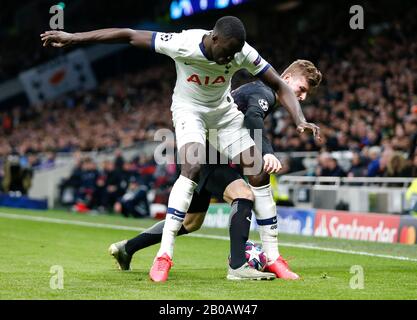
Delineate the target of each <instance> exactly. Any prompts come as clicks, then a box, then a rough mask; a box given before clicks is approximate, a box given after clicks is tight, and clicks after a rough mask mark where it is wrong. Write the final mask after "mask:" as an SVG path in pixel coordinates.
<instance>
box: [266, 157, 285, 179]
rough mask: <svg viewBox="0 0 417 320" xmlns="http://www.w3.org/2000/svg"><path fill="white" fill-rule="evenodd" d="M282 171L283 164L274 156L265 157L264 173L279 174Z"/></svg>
mask: <svg viewBox="0 0 417 320" xmlns="http://www.w3.org/2000/svg"><path fill="white" fill-rule="evenodd" d="M281 169H282V165H281V162H280V161H279V160H278V159H277V157H275V156H274V155H273V154H266V155H264V171H265V172H266V173H268V174H271V173H277V172H278V171H279V170H281Z"/></svg>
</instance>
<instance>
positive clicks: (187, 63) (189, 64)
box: [184, 62, 192, 66]
mask: <svg viewBox="0 0 417 320" xmlns="http://www.w3.org/2000/svg"><path fill="white" fill-rule="evenodd" d="M184 64H185V65H186V66H191V65H192V63H189V62H184Z"/></svg>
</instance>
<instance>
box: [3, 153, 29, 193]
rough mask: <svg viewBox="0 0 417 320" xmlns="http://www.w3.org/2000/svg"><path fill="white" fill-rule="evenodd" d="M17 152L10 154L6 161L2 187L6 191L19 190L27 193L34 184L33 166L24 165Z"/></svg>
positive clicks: (18, 191)
mask: <svg viewBox="0 0 417 320" xmlns="http://www.w3.org/2000/svg"><path fill="white" fill-rule="evenodd" d="M20 160H21V159H20V157H19V155H18V154H17V153H12V154H11V155H9V156H8V157H7V159H6V161H5V162H4V167H3V178H2V187H3V188H2V189H3V191H4V192H17V193H18V194H20V195H27V194H28V191H29V189H30V186H31V184H32V177H33V172H32V168H30V167H28V166H27V165H22V163H21V161H20Z"/></svg>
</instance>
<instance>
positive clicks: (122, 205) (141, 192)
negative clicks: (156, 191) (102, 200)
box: [114, 177, 150, 218]
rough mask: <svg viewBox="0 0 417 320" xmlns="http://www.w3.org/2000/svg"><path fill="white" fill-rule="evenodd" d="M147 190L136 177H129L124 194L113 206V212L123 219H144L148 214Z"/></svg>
mask: <svg viewBox="0 0 417 320" xmlns="http://www.w3.org/2000/svg"><path fill="white" fill-rule="evenodd" d="M147 193H148V189H147V187H146V186H144V185H143V184H141V182H140V180H139V179H138V178H136V177H131V179H130V181H129V186H128V188H127V190H126V193H125V194H124V195H123V196H122V197H121V198H120V199H119V200H118V201H117V202H116V203H115V204H114V211H115V212H117V213H121V214H123V215H124V216H125V217H129V216H130V217H134V218H144V217H148V216H149V214H150V210H149V203H148V198H147V195H148V194H147Z"/></svg>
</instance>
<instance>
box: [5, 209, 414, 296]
mask: <svg viewBox="0 0 417 320" xmlns="http://www.w3.org/2000/svg"><path fill="white" fill-rule="evenodd" d="M51 219H55V220H51ZM153 223H154V221H152V220H149V219H146V220H138V219H126V218H122V217H118V216H88V215H81V214H74V213H67V212H53V211H48V212H42V211H25V210H12V209H6V208H0V243H1V245H0V257H1V259H0V299H3V300H4V299H141V300H155V299H158V300H159V299H168V300H176V299H181V300H195V299H197V300H229V299H239V300H240V299H241V300H254V299H256V300H258V299H262V300H263V299H267V300H279V299H417V250H416V249H417V247H415V246H406V245H400V244H395V245H394V244H377V243H369V242H360V241H344V240H339V239H328V238H314V237H305V236H290V235H284V234H282V235H280V237H279V241H280V243H281V246H280V252H281V254H282V255H283V256H284V257H286V258H288V257H291V258H292V259H291V260H290V265H291V266H292V268H293V269H294V271H296V272H297V273H299V274H300V275H301V277H302V280H299V281H284V280H279V279H276V280H273V281H249V282H248V281H243V282H234V281H228V280H226V271H227V256H228V251H229V241H227V240H226V239H227V238H226V237H227V230H220V229H208V228H205V229H203V230H201V231H199V232H198V233H197V234H198V237H193V236H182V237H178V238H177V240H176V246H175V256H174V263H175V265H174V267H173V268H172V269H171V273H170V276H169V279H168V281H167V282H165V283H153V282H151V281H150V280H149V277H148V272H149V269H150V267H151V264H152V261H153V258H154V255H155V254H156V251H157V249H158V246H153V247H150V248H147V249H145V250H143V251H141V252H138V253H137V254H136V255H135V256H134V258H133V261H132V268H133V270H132V271H127V272H126V271H125V272H121V271H119V270H117V269H116V268H115V264H114V261H113V258H112V257H111V256H110V255H109V254H108V252H107V248H108V246H109V245H110V244H111V243H112V242H116V241H119V240H122V239H127V238H130V237H133V236H135V235H136V234H137V233H138V231H135V230H134V229H135V228H137V229H139V228H146V227H148V226H150V225H151V224H153ZM210 236H212V237H210ZM250 237H251V239H253V240H258V239H259V237H258V235H257V233H251V236H250ZM337 250H339V251H337ZM359 253H361V254H359ZM387 256H389V257H387ZM401 259H403V260H401ZM56 265H58V266H62V268H63V279H64V281H63V289H52V288H51V286H50V283H51V277H54V276H56V275H55V273H50V271H51V267H52V266H56ZM352 266H360V267H359V268H362V269H363V272H364V273H363V279H364V282H363V288H362V289H360V288H358V289H352V288H351V286H350V284H351V283H357V282H355V281H354V280H355V279H356V278H354V279H352V277H358V274H356V273H351V271H352V270H357V269H355V267H354V269H351V268H352ZM356 268H358V267H356ZM352 272H353V271H352ZM52 279H53V278H52Z"/></svg>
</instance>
